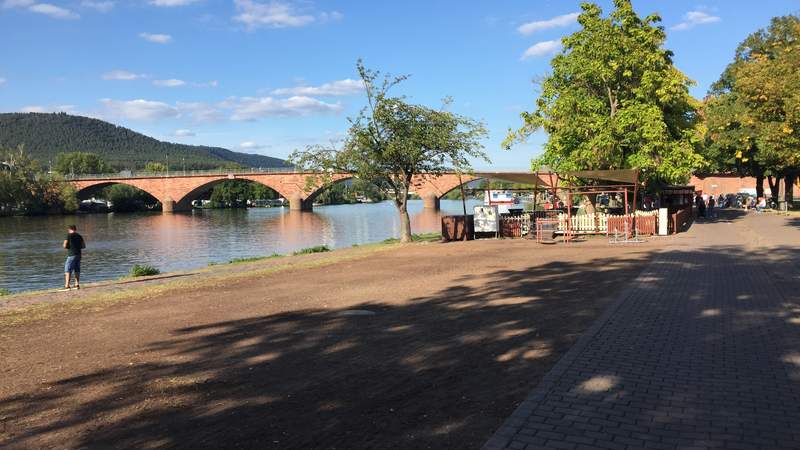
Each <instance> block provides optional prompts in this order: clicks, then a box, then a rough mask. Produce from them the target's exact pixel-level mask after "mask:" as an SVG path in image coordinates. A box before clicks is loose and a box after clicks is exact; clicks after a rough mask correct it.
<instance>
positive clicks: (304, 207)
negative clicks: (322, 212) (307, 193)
mask: <svg viewBox="0 0 800 450" xmlns="http://www.w3.org/2000/svg"><path fill="white" fill-rule="evenodd" d="M289 209H290V210H292V211H312V210H313V209H314V202H313V200H310V199H309V200H304V199H303V197H301V196H300V194H293V195H291V196H289Z"/></svg>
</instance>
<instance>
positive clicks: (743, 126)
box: [707, 16, 800, 199]
mask: <svg viewBox="0 0 800 450" xmlns="http://www.w3.org/2000/svg"><path fill="white" fill-rule="evenodd" d="M799 40H800V18H798V17H797V16H783V17H776V18H773V19H772V22H771V23H770V26H769V27H768V28H766V29H763V30H759V31H757V32H755V33H753V34H751V35H750V36H748V37H747V38H746V39H745V40H744V41H743V42H742V43H741V44H740V45H739V47H738V48H737V51H736V55H735V57H734V61H733V63H731V64H730V65H729V66H728V67H727V68H726V70H725V72H724V73H723V74H722V77H721V78H720V80H719V81H718V82H717V83H716V84H715V85H714V86H713V89H712V92H711V94H712V96H711V99H710V100H709V104H710V105H711V107H710V108H709V110H708V114H707V116H708V122H709V130H710V131H711V133H710V145H709V146H708V151H709V153H710V157H712V158H716V160H717V161H724V162H727V163H728V166H734V167H735V168H736V169H738V170H739V171H740V172H745V174H748V175H754V176H755V177H756V178H757V189H758V190H759V196H761V195H763V193H762V184H763V179H764V178H765V177H766V178H767V180H768V181H769V184H770V187H771V191H772V195H773V197H774V198H775V199H777V194H778V189H777V185H778V181H780V180H781V179H783V180H785V181H786V184H787V186H788V187H789V188H787V193H791V188H790V187H791V185H792V184H793V180H794V178H795V177H796V175H797V173H798V170H800V152H798V151H797V149H798V148H799V147H800V72H798V70H797V68H798V67H800V43H798V41H799Z"/></svg>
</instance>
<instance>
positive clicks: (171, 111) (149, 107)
mask: <svg viewBox="0 0 800 450" xmlns="http://www.w3.org/2000/svg"><path fill="white" fill-rule="evenodd" d="M100 103H101V104H102V105H103V106H104V107H105V112H104V115H107V116H110V117H115V118H119V119H129V120H143V121H152V120H158V119H168V118H175V117H178V116H179V115H180V111H179V110H178V108H176V107H174V106H170V105H169V104H167V103H164V102H158V101H152V100H144V99H136V100H127V101H125V100H112V99H110V98H103V99H100Z"/></svg>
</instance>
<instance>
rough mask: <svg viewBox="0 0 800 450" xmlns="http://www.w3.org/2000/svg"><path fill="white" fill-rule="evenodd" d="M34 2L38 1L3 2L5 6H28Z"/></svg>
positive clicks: (9, 0)
mask: <svg viewBox="0 0 800 450" xmlns="http://www.w3.org/2000/svg"><path fill="white" fill-rule="evenodd" d="M34 3H36V2H35V1H34V0H5V1H4V2H3V8H6V9H10V8H27V7H28V6H31V5H33V4H34Z"/></svg>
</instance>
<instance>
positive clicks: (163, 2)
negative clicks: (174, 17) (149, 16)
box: [147, 0, 197, 8]
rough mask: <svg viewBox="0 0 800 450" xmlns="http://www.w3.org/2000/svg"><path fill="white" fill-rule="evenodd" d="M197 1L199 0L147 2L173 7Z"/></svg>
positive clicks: (152, 0)
mask: <svg viewBox="0 0 800 450" xmlns="http://www.w3.org/2000/svg"><path fill="white" fill-rule="evenodd" d="M195 2H197V0H150V1H148V2H147V3H150V4H151V5H153V6H160V7H165V8H172V7H175V6H186V5H190V4H192V3H195Z"/></svg>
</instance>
